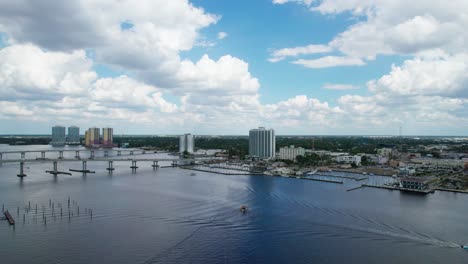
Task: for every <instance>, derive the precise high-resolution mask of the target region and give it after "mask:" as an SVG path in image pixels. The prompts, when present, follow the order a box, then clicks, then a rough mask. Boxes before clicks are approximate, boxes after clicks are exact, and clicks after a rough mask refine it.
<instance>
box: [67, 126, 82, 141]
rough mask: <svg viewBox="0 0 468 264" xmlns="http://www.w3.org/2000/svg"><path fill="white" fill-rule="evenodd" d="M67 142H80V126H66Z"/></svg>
mask: <svg viewBox="0 0 468 264" xmlns="http://www.w3.org/2000/svg"><path fill="white" fill-rule="evenodd" d="M67 142H68V144H79V143H80V128H79V127H76V126H71V127H68V136H67Z"/></svg>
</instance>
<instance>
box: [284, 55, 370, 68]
mask: <svg viewBox="0 0 468 264" xmlns="http://www.w3.org/2000/svg"><path fill="white" fill-rule="evenodd" d="M292 63H294V64H298V65H302V66H304V67H307V68H329V67H336V66H356V65H358V66H359V65H364V64H365V63H364V61H363V60H361V59H358V58H348V57H339V56H326V57H321V58H318V59H313V60H305V59H299V60H295V61H293V62H292Z"/></svg>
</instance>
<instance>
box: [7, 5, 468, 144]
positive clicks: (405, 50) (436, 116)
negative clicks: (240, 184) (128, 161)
mask: <svg viewBox="0 0 468 264" xmlns="http://www.w3.org/2000/svg"><path fill="white" fill-rule="evenodd" d="M463 9H467V11H468V7H467V4H466V3H465V2H464V1H462V0H456V1H455V2H454V3H453V5H452V4H451V5H448V6H447V7H446V8H444V9H440V8H439V5H438V3H437V1H423V0H415V2H414V3H413V4H411V5H408V4H407V3H406V2H405V1H403V0H395V1H390V2H389V1H355V0H349V1H343V0H321V1H310V0H256V1H247V0H239V1H227V0H226V1H221V0H192V1H188V0H174V1H171V2H166V1H163V0H156V1H150V0H142V1H141V2H138V3H134V2H132V1H130V0H124V1H115V0H99V1H94V2H92V3H90V2H83V1H80V0H72V1H69V2H64V3H61V2H47V3H43V2H34V1H32V0H31V1H25V2H21V3H8V4H7V3H0V87H1V88H0V89H1V90H0V95H2V98H3V99H0V106H1V107H2V109H4V110H2V112H0V134H2V133H16V131H19V130H21V131H27V133H31V134H38V133H49V132H50V126H52V125H55V124H62V125H65V126H68V125H78V126H80V127H83V128H86V127H91V126H113V127H114V128H115V131H116V133H125V134H179V133H185V132H192V133H195V134H197V133H198V134H245V133H247V132H246V131H248V129H249V128H252V127H257V126H267V127H273V128H275V129H276V130H277V131H278V134H324V135H329V134H337V135H343V134H366V135H368V134H384V135H387V134H396V133H397V130H398V129H397V128H398V127H399V126H403V128H404V131H405V133H406V134H413V135H416V134H419V135H466V131H467V128H468V125H467V123H468V122H467V121H468V114H467V113H468V111H467V104H468V101H467V97H468V92H467V88H466V86H467V84H468V76H467V75H466V72H467V70H468V65H467V64H466V61H467V58H468V52H467V50H466V45H464V43H465V41H466V39H467V34H466V32H465V28H466V26H468V25H466V23H467V21H466V19H465V18H464V17H463V15H461V14H462V13H463V12H462V13H460V10H463ZM32 10H34V12H32ZM56 21H66V23H56ZM39 113H40V114H39ZM18 119H19V120H24V123H22V124H21V125H19V124H17V123H15V122H14V120H18ZM160 122H162V124H164V125H161V123H160Z"/></svg>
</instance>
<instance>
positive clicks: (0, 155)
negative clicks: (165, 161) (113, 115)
mask: <svg viewBox="0 0 468 264" xmlns="http://www.w3.org/2000/svg"><path fill="white" fill-rule="evenodd" d="M95 151H96V150H94V149H90V150H68V149H65V150H51V149H48V150H25V151H1V152H0V162H1V161H2V160H3V156H4V155H6V154H20V155H21V159H26V154H27V153H41V158H38V159H42V160H46V153H50V152H55V153H57V154H58V157H57V158H58V159H64V157H63V153H64V152H75V158H77V159H80V154H81V153H88V152H89V158H91V159H93V158H95V157H96V155H95V153H96V152H95ZM109 152H117V156H123V155H125V154H127V155H138V154H147V153H167V152H156V151H146V150H141V149H125V150H122V149H118V150H112V149H109V150H108V149H105V150H104V157H109Z"/></svg>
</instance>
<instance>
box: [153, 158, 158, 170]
mask: <svg viewBox="0 0 468 264" xmlns="http://www.w3.org/2000/svg"><path fill="white" fill-rule="evenodd" d="M152 167H153V170H154V169H156V168H159V165H158V161H157V160H153V165H152Z"/></svg>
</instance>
